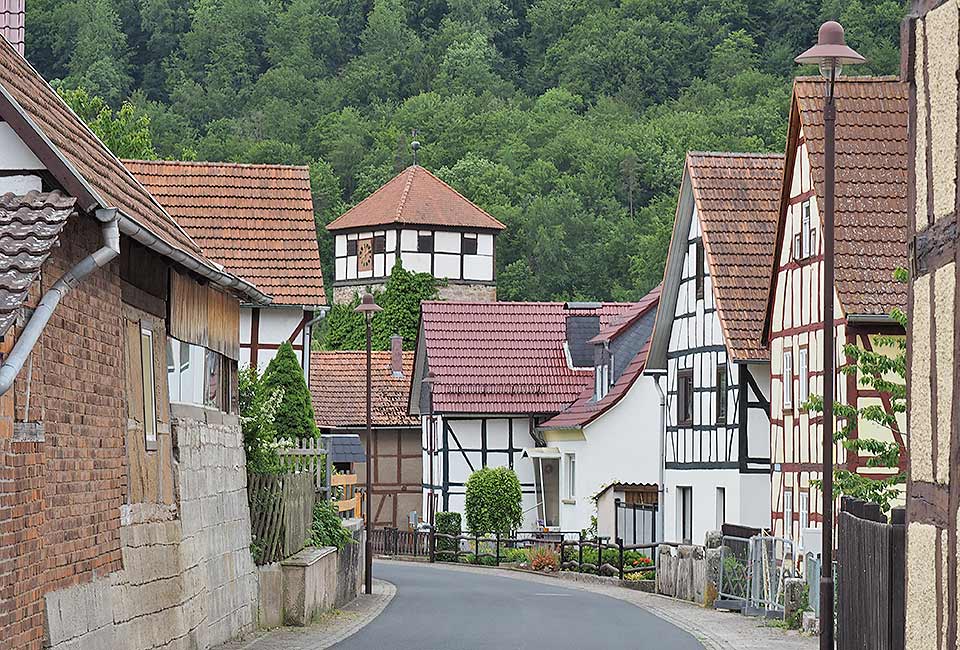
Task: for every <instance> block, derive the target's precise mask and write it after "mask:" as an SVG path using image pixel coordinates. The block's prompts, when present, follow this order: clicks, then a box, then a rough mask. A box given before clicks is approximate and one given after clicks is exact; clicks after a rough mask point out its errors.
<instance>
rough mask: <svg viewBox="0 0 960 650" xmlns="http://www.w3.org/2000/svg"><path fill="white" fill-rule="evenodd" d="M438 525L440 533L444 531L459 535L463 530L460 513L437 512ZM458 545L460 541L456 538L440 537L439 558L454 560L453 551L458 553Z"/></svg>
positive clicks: (437, 548)
mask: <svg viewBox="0 0 960 650" xmlns="http://www.w3.org/2000/svg"><path fill="white" fill-rule="evenodd" d="M436 526H437V532H438V533H442V534H444V535H459V534H460V532H461V528H460V526H461V519H460V513H459V512H438V513H437V514H436ZM458 545H459V542H458V541H457V540H455V539H447V538H446V537H438V538H437V542H436V551H437V559H440V560H452V559H453V553H456V551H457V548H458ZM444 551H446V552H444ZM441 553H442V555H441Z"/></svg>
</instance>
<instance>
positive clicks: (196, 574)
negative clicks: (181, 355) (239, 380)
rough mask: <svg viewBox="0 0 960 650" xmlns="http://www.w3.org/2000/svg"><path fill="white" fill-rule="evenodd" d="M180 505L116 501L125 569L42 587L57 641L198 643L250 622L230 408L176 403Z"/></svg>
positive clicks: (253, 592) (239, 456) (245, 516)
mask: <svg viewBox="0 0 960 650" xmlns="http://www.w3.org/2000/svg"><path fill="white" fill-rule="evenodd" d="M173 435H174V440H175V449H176V451H177V456H178V458H179V462H178V464H177V468H176V476H177V488H178V497H179V498H178V503H179V509H177V508H171V507H165V506H162V505H153V504H133V505H130V506H125V507H124V508H123V515H122V524H123V525H122V526H121V528H120V541H121V550H122V553H123V570H122V571H119V572H116V573H114V574H112V575H110V576H108V577H106V578H103V579H99V580H94V581H93V582H91V583H89V584H83V585H78V586H75V587H70V588H67V589H63V590H59V591H54V592H52V593H49V594H47V596H46V609H47V639H48V644H49V646H50V647H51V648H53V649H55V650H74V649H76V650H81V649H82V650H88V649H89V650H100V649H101V648H103V649H104V650H106V649H108V648H120V647H122V648H131V649H143V650H146V649H152V648H169V649H170V650H179V649H183V650H202V649H205V648H209V647H211V646H213V645H217V644H220V643H223V642H224V641H227V640H229V639H231V638H235V637H237V636H240V635H242V634H245V633H247V632H250V631H252V630H253V628H254V626H255V623H256V606H257V605H256V603H257V578H256V570H255V567H254V564H253V558H252V556H251V554H250V515H249V511H248V508H247V496H246V471H245V469H244V455H243V444H242V442H243V441H242V434H241V432H240V426H239V422H238V421H237V418H236V416H230V415H225V414H223V413H219V412H217V411H212V410H208V409H200V408H193V407H174V411H173Z"/></svg>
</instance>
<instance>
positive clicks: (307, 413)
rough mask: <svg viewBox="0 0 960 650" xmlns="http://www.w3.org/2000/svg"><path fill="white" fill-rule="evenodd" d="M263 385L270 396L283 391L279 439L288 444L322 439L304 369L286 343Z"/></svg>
mask: <svg viewBox="0 0 960 650" xmlns="http://www.w3.org/2000/svg"><path fill="white" fill-rule="evenodd" d="M263 383H264V387H265V389H266V390H267V391H268V392H269V391H272V390H274V389H275V388H281V389H282V390H283V397H282V398H281V400H280V404H279V405H278V406H277V410H276V412H275V413H274V425H275V426H276V430H277V436H278V437H280V438H286V439H287V440H297V439H299V438H315V437H316V436H317V435H319V433H320V432H319V430H318V429H317V424H316V421H315V420H314V417H313V405H312V404H311V403H310V390H309V389H308V388H307V382H306V380H305V379H304V378H303V368H301V367H300V362H299V361H297V355H296V353H294V351H293V346H292V345H290V343H289V342H287V341H285V342H284V343H283V344H282V345H281V346H280V349H279V350H278V351H277V356H275V357H274V358H273V360H272V361H271V362H270V364H269V365H268V366H267V369H266V371H264V373H263Z"/></svg>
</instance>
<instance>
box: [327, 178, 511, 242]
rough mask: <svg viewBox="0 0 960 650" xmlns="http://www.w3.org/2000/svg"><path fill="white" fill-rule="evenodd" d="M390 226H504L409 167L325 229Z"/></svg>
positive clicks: (463, 198)
mask: <svg viewBox="0 0 960 650" xmlns="http://www.w3.org/2000/svg"><path fill="white" fill-rule="evenodd" d="M390 224H407V225H412V226H439V227H450V228H481V229H486V230H503V229H504V228H506V226H505V225H503V224H502V223H500V222H499V221H497V220H496V219H494V218H493V217H491V216H490V215H489V214H487V213H486V212H484V211H483V210H481V209H480V208H479V207H477V206H476V205H474V204H473V203H471V202H470V201H468V200H467V199H466V198H465V197H464V196H463V195H462V194H460V193H459V192H457V191H456V190H455V189H453V188H452V187H450V186H449V185H447V184H446V183H444V182H443V181H442V180H440V179H439V178H437V177H436V176H434V175H433V174H431V173H430V172H429V171H427V170H426V169H424V168H423V167H420V166H419V165H411V166H410V167H407V168H406V169H405V170H403V171H402V172H400V173H399V174H397V175H396V176H394V177H393V178H392V179H391V180H389V181H387V183H386V184H384V185H382V186H381V187H380V188H379V189H378V190H377V191H375V192H374V193H373V194H371V195H370V196H368V197H367V198H365V199H364V200H363V201H361V202H360V203H358V204H357V205H355V206H353V207H352V208H350V209H349V210H347V211H346V212H345V213H343V214H342V215H340V216H339V217H337V218H336V219H335V220H334V221H333V222H331V223H330V224H329V225H328V226H327V230H344V229H347V228H367V227H372V226H386V225H390Z"/></svg>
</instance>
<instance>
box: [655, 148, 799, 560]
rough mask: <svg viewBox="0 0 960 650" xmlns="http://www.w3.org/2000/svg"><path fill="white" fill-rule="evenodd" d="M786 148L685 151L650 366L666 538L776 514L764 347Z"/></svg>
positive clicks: (696, 537) (763, 524) (695, 538)
mask: <svg viewBox="0 0 960 650" xmlns="http://www.w3.org/2000/svg"><path fill="white" fill-rule="evenodd" d="M782 167H783V157H782V156H779V155H768V154H731V153H690V154H688V155H687V160H686V164H685V167H684V174H683V179H682V181H681V187H680V198H679V203H678V207H677V217H676V221H675V223H674V230H673V236H672V239H671V242H670V250H669V252H668V257H667V264H666V268H665V270H664V280H663V288H662V294H661V298H660V310H659V313H658V315H657V322H656V329H655V331H654V335H653V338H652V340H651V346H650V351H649V354H648V357H647V362H646V372H647V373H648V374H649V375H652V376H655V377H657V380H658V381H662V384H661V390H662V391H663V392H664V395H665V412H664V417H663V419H662V422H663V429H662V434H661V435H663V436H664V439H665V440H664V468H665V470H664V485H665V494H664V498H663V503H664V527H665V531H664V532H665V535H666V539H669V540H678V541H692V542H698V543H699V541H700V540H702V539H703V537H704V534H705V533H706V532H707V531H710V530H718V529H720V527H721V526H722V525H723V524H724V523H732V524H740V525H745V526H751V527H756V528H767V527H768V526H769V522H770V420H769V418H770V410H769V409H770V402H769V400H770V384H769V377H768V376H769V369H768V366H769V360H768V355H767V351H766V350H765V349H764V348H763V347H762V346H761V345H760V344H759V339H760V324H761V323H762V322H763V311H764V300H765V297H766V292H765V286H766V282H767V278H768V277H769V273H770V268H771V266H772V255H771V251H772V248H773V232H774V228H775V221H776V206H777V197H778V190H779V181H780V177H781V174H782Z"/></svg>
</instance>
